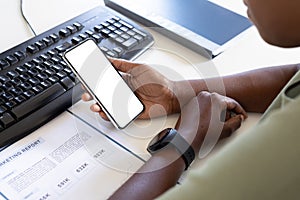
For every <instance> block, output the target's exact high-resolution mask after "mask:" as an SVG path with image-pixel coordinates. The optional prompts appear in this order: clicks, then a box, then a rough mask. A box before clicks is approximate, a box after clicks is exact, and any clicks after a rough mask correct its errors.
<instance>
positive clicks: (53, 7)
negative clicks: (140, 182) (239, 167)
mask: <svg viewBox="0 0 300 200" xmlns="http://www.w3.org/2000/svg"><path fill="white" fill-rule="evenodd" d="M214 1H215V2H217V3H219V4H221V5H223V6H225V7H227V8H230V9H232V10H234V11H236V12H238V13H241V14H243V15H245V7H244V5H243V3H242V0H240V1H236V0H227V1H225V2H224V1H221V0H214ZM97 5H103V2H101V1H99V0H76V1H72V0H51V1H50V0H44V1H39V0H24V13H25V15H26V16H27V18H28V20H29V21H30V23H31V24H32V26H33V28H34V29H35V31H36V32H37V33H41V32H43V31H45V30H47V29H49V28H51V27H53V26H55V25H58V24H59V23H61V22H64V21H66V20H68V19H70V18H72V17H74V16H76V15H78V14H80V13H82V12H84V11H87V10H89V9H91V8H93V7H95V6H97ZM0 15H1V20H0V26H1V27H2V32H1V44H0V50H1V51H4V50H6V49H8V48H10V47H13V46H15V45H17V44H19V43H21V42H22V41H25V40H27V39H28V38H30V37H33V35H32V33H31V32H30V30H29V28H28V27H27V25H26V24H25V22H24V21H23V19H22V18H21V14H20V12H19V1H18V0H0ZM149 31H150V32H151V33H152V34H153V36H154V38H155V45H154V46H153V47H152V48H151V49H149V50H148V51H147V52H145V53H144V54H143V55H141V56H140V57H139V58H138V59H137V61H138V62H146V63H149V64H150V65H151V66H153V67H154V68H156V69H157V70H159V71H161V72H162V73H164V72H165V70H169V71H170V72H172V73H168V76H169V74H172V77H170V78H173V79H181V78H185V79H193V78H203V77H210V76H223V75H228V74H233V73H238V72H242V71H246V70H251V69H255V68H260V67H264V66H275V65H279V64H287V63H296V62H299V55H300V54H299V53H300V49H299V48H294V49H282V48H277V47H273V46H270V45H268V44H266V43H264V42H263V41H262V39H261V38H260V37H259V34H258V33H257V31H256V30H255V28H253V29H252V30H251V32H250V33H249V34H248V35H247V36H245V38H243V39H242V40H241V41H239V43H237V44H235V45H234V46H232V47H231V48H229V49H227V51H225V52H224V53H222V54H221V55H219V56H218V57H216V58H215V59H213V60H212V61H208V60H207V59H206V58H204V57H202V56H201V55H199V54H197V53H195V52H192V51H191V50H189V49H187V48H185V47H183V46H181V45H179V44H177V43H176V42H174V41H172V40H169V39H168V38H166V37H164V36H162V35H160V34H158V33H156V32H155V30H149ZM12 36H13V37H12ZM89 105H90V103H83V102H79V103H78V104H76V105H74V107H72V108H70V109H69V111H68V112H65V113H63V114H62V115H60V116H59V117H57V118H56V119H54V120H53V121H51V122H50V123H49V124H47V125H45V126H43V127H42V128H40V129H39V130H37V131H35V132H34V133H32V134H31V135H29V136H28V137H26V138H24V139H22V140H20V141H19V142H17V143H15V144H14V145H12V146H11V147H9V148H8V149H6V150H5V151H3V152H1V153H0V159H1V160H0V161H2V160H3V159H5V158H6V156H10V155H13V153H15V152H18V150H20V149H21V150H24V149H25V150H24V152H26V153H23V154H22V155H21V156H22V158H19V157H18V158H17V157H16V159H15V160H12V161H10V162H8V164H2V165H0V188H2V190H0V200H1V199H5V198H4V195H5V194H2V193H1V192H2V191H4V189H5V190H7V191H11V192H16V189H18V191H19V193H20V195H19V196H18V197H16V199H17V198H25V197H26V199H36V198H41V197H43V196H45V197H52V198H53V199H55V198H56V199H57V198H58V197H59V198H60V199H99V198H100V199H102V198H105V197H107V196H109V195H110V194H111V192H113V191H114V190H115V189H117V188H118V187H119V186H120V184H122V183H123V182H124V181H125V180H126V179H127V178H128V177H129V176H130V172H133V171H135V170H136V169H137V168H138V167H139V166H140V165H142V164H143V160H146V159H147V158H148V157H149V155H148V154H147V152H146V151H145V147H146V145H147V143H148V141H149V139H150V138H151V137H152V136H153V135H155V133H156V132H158V131H159V130H160V129H162V128H163V127H168V126H173V125H174V124H175V123H176V120H177V117H178V116H177V115H173V116H170V117H168V118H160V119H154V120H151V121H150V122H149V121H148V122H145V121H137V122H136V123H135V124H134V125H133V126H132V127H129V129H127V132H125V134H124V132H120V131H116V130H115V129H114V128H113V127H112V126H111V125H110V124H109V123H107V122H103V121H101V120H100V119H99V117H98V116H96V115H95V114H94V113H92V112H90V111H89ZM70 113H73V114H76V115H79V116H80V117H81V118H82V119H84V120H86V121H87V122H89V123H90V124H91V125H93V127H94V128H96V129H98V130H100V131H102V132H104V133H105V134H107V135H109V137H110V138H111V139H113V140H116V141H117V142H118V143H119V144H116V143H112V142H111V141H110V140H107V138H106V137H105V136H103V135H101V134H98V135H97V131H95V129H93V128H91V127H87V126H85V125H82V124H83V123H82V121H80V120H78V118H74V117H73V115H72V114H70ZM249 115H250V117H249V119H247V120H246V121H245V122H244V123H243V125H242V127H241V129H239V130H238V131H237V134H235V135H238V134H240V133H242V132H243V131H244V130H246V129H248V128H249V127H251V126H252V125H254V124H255V123H256V122H257V120H258V119H259V117H260V115H259V114H256V113H250V114H249ZM99 120H100V122H99ZM81 128H83V129H84V130H83V129H81ZM78 131H79V132H80V131H81V132H80V133H81V136H82V137H81V138H79V137H78V136H77V135H74V134H75V133H76V132H78ZM94 132H95V134H94ZM89 133H93V134H92V136H90V135H88V134H89ZM94 136H95V138H96V139H97V141H99V142H98V143H96V145H95V144H89V145H90V146H89V147H88V148H87V149H86V148H85V147H86V146H85V145H84V144H83V143H82V142H80V141H81V139H87V138H88V137H94ZM61 141H62V143H60V142H61ZM223 143H224V142H223ZM225 143H226V141H225ZM120 144H121V145H122V148H121V147H120ZM70 145H71V146H72V145H73V146H72V147H74V149H73V151H72V152H69V153H66V152H64V150H65V148H67V147H70ZM93 145H95V146H93ZM98 145H103V149H102V150H103V151H102V152H96V154H95V152H93V151H94V149H93V148H97V146H98ZM29 146H30V147H32V148H27V147H29ZM35 147H36V149H34V148H35ZM123 147H125V148H123ZM218 148H220V145H219V146H218ZM108 149H109V150H111V149H112V150H111V151H109V150H108ZM105 150H107V152H110V153H111V155H110V157H108V159H110V160H109V165H107V164H108V163H107V162H106V163H101V162H97V161H98V160H97V159H96V158H95V155H98V154H97V153H99V154H101V153H105ZM131 152H134V154H132V153H131ZM92 155H93V156H94V157H92ZM119 155H120V156H119ZM21 156H20V157H21ZM49 156H51V159H50V158H49ZM137 157H138V158H137ZM94 158H95V159H94ZM52 159H53V160H54V159H55V161H56V162H55V163H54V164H55V165H54V164H53V162H51V161H52ZM122 159H123V160H125V161H124V162H120V163H118V162H116V161H118V160H122ZM24 161H25V162H24ZM27 162H28V163H30V164H29V165H30V166H31V167H28V166H26V164H27ZM203 162H204V160H201V161H199V160H198V161H197V162H196V163H194V165H193V168H197V167H200V166H201V164H202V163H203ZM49 163H50V164H49ZM22 165H24V166H22ZM42 165H43V166H47V168H41V166H42ZM119 165H124V166H122V167H123V168H119V167H120V166H119ZM10 167H11V168H10ZM39 167H40V168H39ZM124 167H125V168H124ZM38 169H43V170H44V171H41V170H40V171H39V170H38ZM26 170H27V171H26ZM22 171H23V172H25V171H26V172H29V171H30V172H32V174H31V175H32V177H30V176H29V175H28V177H25V178H26V180H30V181H31V182H28V181H27V182H25V181H24V182H22V184H23V185H22V184H21V182H16V181H15V180H12V179H11V178H10V177H11V176H13V174H14V173H15V174H18V173H20V172H22ZM37 174H38V175H39V176H37ZM33 176H34V177H35V178H33ZM18 177H19V178H24V176H23V177H22V176H18ZM7 179H10V181H11V182H10V183H11V185H13V184H14V188H15V190H13V189H11V188H7V187H8V186H7V185H5V184H4V182H5V181H6V180H7ZM41 179H42V180H41ZM24 180H25V179H24ZM25 184H26V185H25ZM43 184H44V185H45V186H47V188H48V189H49V190H48V191H42V190H41V188H42V187H43ZM49 194H51V195H50V196H49ZM47 195H48V196H47ZM49 199H50V198H49Z"/></svg>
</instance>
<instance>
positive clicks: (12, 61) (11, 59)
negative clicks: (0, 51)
mask: <svg viewBox="0 0 300 200" xmlns="http://www.w3.org/2000/svg"><path fill="white" fill-rule="evenodd" d="M6 60H7V62H9V64H11V65H14V64H16V63H17V62H18V59H17V58H16V57H15V56H13V55H10V56H7V57H6Z"/></svg>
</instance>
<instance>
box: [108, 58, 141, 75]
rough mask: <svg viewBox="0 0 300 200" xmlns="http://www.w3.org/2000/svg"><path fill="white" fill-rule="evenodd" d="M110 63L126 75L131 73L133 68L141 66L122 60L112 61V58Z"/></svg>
mask: <svg viewBox="0 0 300 200" xmlns="http://www.w3.org/2000/svg"><path fill="white" fill-rule="evenodd" d="M110 61H111V63H112V64H113V65H114V67H115V68H116V69H117V70H119V71H121V72H124V73H126V72H129V71H130V70H132V69H133V68H135V67H137V66H139V65H141V64H138V63H133V62H129V61H126V60H122V59H112V58H111V59H110Z"/></svg>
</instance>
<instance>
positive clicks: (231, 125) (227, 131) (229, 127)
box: [221, 114, 244, 138]
mask: <svg viewBox="0 0 300 200" xmlns="http://www.w3.org/2000/svg"><path fill="white" fill-rule="evenodd" d="M243 119H244V118H243V115H241V114H240V115H236V116H234V117H231V118H230V119H228V120H227V121H226V122H225V123H224V127H223V131H222V134H221V138H224V137H229V136H230V135H231V134H232V133H233V132H234V131H236V130H237V129H238V128H240V127H241V124H242V121H243Z"/></svg>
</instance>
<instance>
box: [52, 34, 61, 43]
mask: <svg viewBox="0 0 300 200" xmlns="http://www.w3.org/2000/svg"><path fill="white" fill-rule="evenodd" d="M49 37H50V38H51V39H52V40H53V41H54V42H58V41H59V39H60V37H59V36H58V35H56V34H55V33H53V34H51V35H50V36H49Z"/></svg>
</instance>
